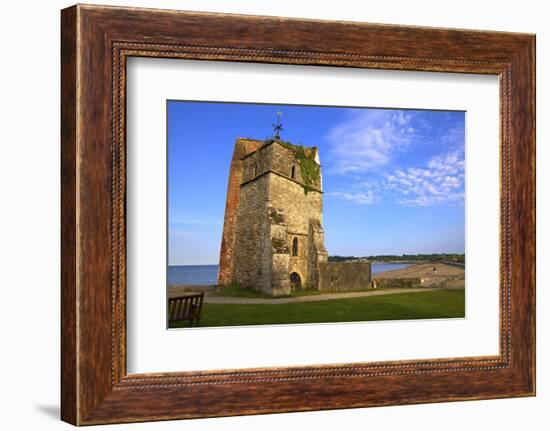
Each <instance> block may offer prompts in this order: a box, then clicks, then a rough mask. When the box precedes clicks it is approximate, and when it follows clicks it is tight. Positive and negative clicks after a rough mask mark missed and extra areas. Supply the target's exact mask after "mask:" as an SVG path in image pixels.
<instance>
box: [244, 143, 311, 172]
mask: <svg viewBox="0 0 550 431" xmlns="http://www.w3.org/2000/svg"><path fill="white" fill-rule="evenodd" d="M241 139H244V140H247V141H254V142H265V143H264V145H262V146H260V147H259V148H258V149H256V150H254V151H252V152H250V153H248V154H246V155H244V156H243V157H241V160H245V159H247V158H248V157H250V156H252V155H253V154H255V153H257V152H258V151H260V150H263V149H264V148H267V147H269V146H270V145H272V144H279V145H280V146H281V147H283V148H285V149H287V150H290V151H293V152H296V151H298V147H302V148H304V149H308V150H315V151H318V148H317V147H306V146H304V145H299V146H298V145H294V144H292V143H290V142H284V141H281V140H278V139H269V140H267V141H260V140H258V139H249V138H237V140H241ZM312 160H313V161H314V162H315V163H316V164H317V165H318V166H319V167H321V164H320V163H317V160H315V159H312Z"/></svg>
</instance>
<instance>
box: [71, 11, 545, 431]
mask: <svg viewBox="0 0 550 431" xmlns="http://www.w3.org/2000/svg"><path fill="white" fill-rule="evenodd" d="M61 49H62V64H61V71H62V76H61V79H62V81H61V82H62V93H61V107H62V112H61V122H62V134H61V136H62V150H61V161H62V182H61V189H62V200H61V205H62V219H61V226H62V247H61V253H62V256H61V257H62V286H61V288H62V295H61V302H62V304H61V305H62V324H61V339H62V344H61V353H62V356H61V357H62V362H61V367H62V368H61V371H62V372H61V375H62V380H61V388H62V391H61V417H62V419H63V420H64V421H67V422H69V423H72V424H75V425H91V424H103V423H115V422H137V421H150V420H166V419H179V418H196V417H212V416H229V415H242V414H258V413H274V412H290V411H308V410H321V409H341V408H352V407H367V406H382V405H392V404H413V403H428V402H442V401H454V400H474V399H489V398H503V397H517V396H533V395H534V394H535V37H534V35H528V34H512V33H499V32H487V31H469V30H449V29H439V28H422V27H402V26H391V25H375V24H363V23H353V22H330V21H313V20H297V19H286V18H275V17H254V16H240V15H219V14H211V13H196V12H177V11H165V10H147V9H132V8H118V7H101V6H81V5H78V6H73V7H70V8H68V9H65V10H63V11H62V26H61ZM132 56H140V57H162V58H177V59H195V60H204V61H208V60H217V61H237V62H252V63H281V64H292V65H330V66H342V67H352V68H370V69H391V70H412V71H438V72H459V73H476V74H492V75H497V76H498V77H499V78H500V80H499V82H500V120H501V121H500V139H501V142H500V149H501V196H500V208H501V216H500V220H495V223H499V222H500V247H501V249H500V354H499V355H498V356H491V357H460V358H441V359H433V360H412V361H397V362H396V361H393V362H377V363H350V364H338V365H327V366H318V365H317V366H302V367H283V368H265V369H256V368H255V369H236V370H231V369H229V370H225V371H212V370H205V371H202V372H176V373H157V374H127V372H126V349H125V345H126V320H125V316H126V314H125V313H126V308H125V307H126V302H125V301H126V261H125V250H126V248H125V239H126V237H125V192H126V174H125V173H126V171H125V158H126V154H125V151H126V135H125V127H126V113H125V97H126V93H125V92H126V60H127V59H128V58H129V57H132Z"/></svg>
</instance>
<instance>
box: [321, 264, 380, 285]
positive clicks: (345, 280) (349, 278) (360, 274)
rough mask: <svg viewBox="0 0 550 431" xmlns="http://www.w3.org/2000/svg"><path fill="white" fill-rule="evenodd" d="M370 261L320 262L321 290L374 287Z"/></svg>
mask: <svg viewBox="0 0 550 431" xmlns="http://www.w3.org/2000/svg"><path fill="white" fill-rule="evenodd" d="M371 281H372V278H371V266H370V262H320V263H319V290H320V291H326V292H348V291H353V290H365V289H370V288H371V287H372V283H371Z"/></svg>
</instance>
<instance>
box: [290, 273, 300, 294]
mask: <svg viewBox="0 0 550 431" xmlns="http://www.w3.org/2000/svg"><path fill="white" fill-rule="evenodd" d="M301 288H302V280H301V279H300V275H299V274H298V273H297V272H291V273H290V289H291V290H300V289H301Z"/></svg>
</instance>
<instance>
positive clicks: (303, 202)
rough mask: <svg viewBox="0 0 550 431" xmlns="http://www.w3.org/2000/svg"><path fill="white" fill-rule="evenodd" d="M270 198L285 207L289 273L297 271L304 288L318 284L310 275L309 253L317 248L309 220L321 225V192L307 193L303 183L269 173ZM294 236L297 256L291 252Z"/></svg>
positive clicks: (276, 204)
mask: <svg viewBox="0 0 550 431" xmlns="http://www.w3.org/2000/svg"><path fill="white" fill-rule="evenodd" d="M269 199H270V202H271V204H272V205H273V206H274V207H277V208H281V209H283V208H284V214H285V220H286V228H287V232H286V233H287V243H288V247H289V249H290V251H291V253H290V258H289V268H288V273H287V277H290V274H291V273H292V272H296V273H297V274H298V275H299V276H300V281H301V287H302V288H316V284H312V283H311V280H310V278H309V270H310V268H311V265H310V257H313V256H310V254H309V253H310V251H312V252H313V251H314V250H313V249H312V248H311V246H310V241H311V238H310V223H316V224H318V225H319V226H320V225H321V214H322V194H321V193H319V192H316V191H310V192H308V193H307V194H306V193H305V192H304V189H303V187H302V186H301V185H300V184H298V183H296V182H293V181H289V180H288V179H287V178H284V177H281V176H279V175H276V174H269ZM294 238H296V239H297V241H298V255H297V256H292V244H293V240H294ZM322 251H324V246H323V250H322Z"/></svg>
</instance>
